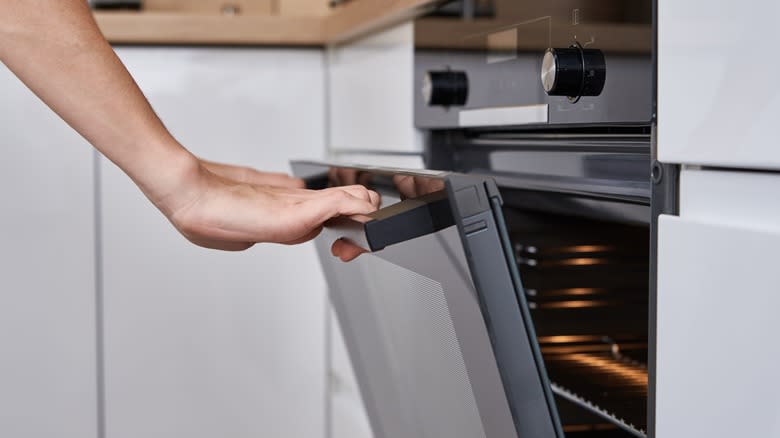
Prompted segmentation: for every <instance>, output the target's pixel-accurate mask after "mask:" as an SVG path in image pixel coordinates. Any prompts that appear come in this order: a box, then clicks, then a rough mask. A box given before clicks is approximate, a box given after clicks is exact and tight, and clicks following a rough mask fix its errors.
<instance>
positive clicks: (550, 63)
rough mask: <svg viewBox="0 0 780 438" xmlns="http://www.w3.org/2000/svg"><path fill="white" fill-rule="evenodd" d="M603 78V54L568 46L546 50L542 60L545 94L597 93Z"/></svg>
mask: <svg viewBox="0 0 780 438" xmlns="http://www.w3.org/2000/svg"><path fill="white" fill-rule="evenodd" d="M606 79H607V63H606V61H605V60H604V53H602V52H601V50H598V49H583V48H582V47H580V46H572V47H569V48H566V49H547V51H546V52H545V53H544V59H543V60H542V86H543V87H544V91H545V92H547V94H548V95H549V96H568V97H569V98H570V99H572V100H576V99H578V98H579V97H581V96H598V95H599V94H601V91H602V90H603V89H604V82H605V81H606Z"/></svg>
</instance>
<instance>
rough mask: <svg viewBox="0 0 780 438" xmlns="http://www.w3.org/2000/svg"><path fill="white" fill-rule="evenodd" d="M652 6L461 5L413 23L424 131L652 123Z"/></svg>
mask: <svg viewBox="0 0 780 438" xmlns="http://www.w3.org/2000/svg"><path fill="white" fill-rule="evenodd" d="M652 16H653V2H652V0H632V1H627V0H552V1H520V0H460V1H454V2H447V3H445V4H443V5H442V6H440V7H439V8H437V9H435V10H434V11H432V12H431V13H429V14H428V15H426V16H423V17H421V18H419V19H417V20H416V21H415V60H414V61H415V72H414V80H415V121H416V124H417V126H418V127H420V128H423V129H440V128H478V127H496V126H504V127H505V126H513V125H514V126H537V127H560V126H563V125H566V126H574V125H587V126H593V125H636V124H640V125H641V124H648V123H649V122H650V120H651V118H652V100H653V86H652V81H653V59H652V48H653V20H652Z"/></svg>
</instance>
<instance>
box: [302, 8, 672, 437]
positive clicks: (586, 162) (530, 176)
mask: <svg viewBox="0 0 780 438" xmlns="http://www.w3.org/2000/svg"><path fill="white" fill-rule="evenodd" d="M654 8H655V5H654V2H652V1H650V0H636V1H623V0H598V1H596V0H554V1H546V2H542V1H527V0H522V1H519V0H515V1H509V0H492V1H487V0H471V1H461V2H449V3H445V4H443V5H441V6H440V7H438V8H436V9H435V10H433V11H432V12H430V13H429V14H428V15H425V16H423V17H421V18H419V19H417V20H416V22H415V46H416V47H415V65H414V69H415V71H414V88H415V89H414V90H413V92H414V94H415V124H416V126H417V127H418V128H419V129H421V130H422V131H423V133H424V137H425V147H424V159H425V163H426V167H427V168H428V169H431V170H422V171H420V170H418V171H410V170H405V169H394V168H384V167H375V166H360V165H347V164H343V163H327V162H295V163H294V165H293V168H294V171H295V174H296V175H298V176H300V177H303V178H305V179H306V181H307V184H308V186H309V187H311V188H323V187H329V186H339V185H348V184H363V185H366V186H368V187H370V188H372V189H374V190H377V191H378V192H379V193H380V194H381V195H382V199H383V201H382V206H381V208H380V210H378V211H377V212H376V213H374V214H372V215H369V216H368V217H362V218H341V219H339V220H338V221H334V222H332V223H329V224H327V226H326V227H325V229H324V231H323V233H322V234H321V235H320V236H319V237H318V238H317V239H316V246H317V249H318V251H319V253H320V258H321V260H322V264H323V267H324V272H325V274H326V277H327V280H328V284H329V287H330V294H331V300H332V302H333V306H334V309H335V311H336V315H337V316H338V319H339V323H340V325H341V327H342V330H343V332H344V338H345V341H346V345H347V349H348V351H349V355H350V358H351V361H352V365H353V367H354V370H355V374H356V377H357V381H358V384H359V387H360V392H361V396H362V398H363V401H364V404H365V407H366V411H367V414H368V417H369V420H370V423H371V427H372V430H373V433H374V435H375V436H376V437H377V438H390V437H443V436H447V437H463V438H467V437H468V438H472V437H485V438H499V437H500V438H505V437H523V438H525V437H531V438H548V437H557V438H560V437H564V436H565V437H600V438H609V437H646V436H651V437H652V436H654V399H655V398H654V396H655V385H654V379H655V377H654V376H655V330H656V327H655V296H656V293H655V280H654V278H655V269H656V265H657V264H656V244H655V241H656V228H657V226H656V225H657V217H658V215H659V214H661V213H674V212H675V209H676V193H677V176H676V175H677V169H676V167H674V166H668V165H661V164H659V163H658V162H657V161H656V160H655V156H654V155H655V153H654V150H655V147H654V141H655V132H656V128H655V121H654V120H655V115H654V108H655V98H654V89H655V85H654V81H655V79H654V71H655V67H654V63H655V57H654V54H653V50H654V32H655V31H654V19H653V17H654V14H655V11H654ZM338 239H347V240H350V241H351V242H353V243H355V244H357V245H359V246H361V247H362V248H364V249H365V251H366V253H365V254H363V255H361V256H360V257H358V258H357V259H356V260H355V261H352V262H348V263H342V262H340V261H339V260H337V259H335V258H334V257H332V256H331V255H330V247H331V245H332V244H333V242H335V241H336V240H338Z"/></svg>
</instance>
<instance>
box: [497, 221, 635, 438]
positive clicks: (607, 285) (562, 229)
mask: <svg viewBox="0 0 780 438" xmlns="http://www.w3.org/2000/svg"><path fill="white" fill-rule="evenodd" d="M505 215H506V216H507V223H508V226H509V229H510V230H509V231H510V238H511V240H512V244H513V245H514V249H515V255H516V259H517V264H518V268H519V271H520V275H521V278H522V281H523V286H524V290H525V294H526V299H527V301H528V305H529V308H530V312H531V317H532V319H533V322H534V326H535V328H536V334H537V339H538V341H539V345H540V348H541V351H542V355H543V357H544V362H545V366H546V368H547V373H548V376H549V378H550V380H551V384H552V387H553V392H554V393H555V395H556V402H557V406H558V410H559V414H560V417H561V422H562V424H563V427H564V432H565V433H566V435H567V436H576V437H580V436H599V437H604V436H632V435H634V434H632V433H631V432H630V431H631V430H632V429H635V430H636V431H639V432H641V431H644V430H645V429H646V415H647V365H646V364H647V339H648V293H647V291H648V278H649V272H648V269H649V259H648V257H649V256H648V254H649V229H648V228H647V227H646V226H642V225H625V224H620V223H615V222H609V221H599V220H593V219H583V218H579V217H574V216H564V215H560V214H545V213H538V212H529V211H524V210H520V209H512V208H507V209H506V211H505ZM627 429H628V430H627Z"/></svg>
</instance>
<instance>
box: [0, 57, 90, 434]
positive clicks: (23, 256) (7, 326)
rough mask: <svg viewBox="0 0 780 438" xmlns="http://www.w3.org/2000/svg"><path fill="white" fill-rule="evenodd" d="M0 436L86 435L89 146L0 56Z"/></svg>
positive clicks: (88, 358)
mask: <svg viewBox="0 0 780 438" xmlns="http://www.w3.org/2000/svg"><path fill="white" fill-rule="evenodd" d="M0 96H2V97H0V152H2V157H1V158H0V436H2V437H9V438H10V437H13V438H50V437H55V436H59V437H80V438H94V437H95V436H96V433H97V432H96V430H97V414H96V406H97V401H96V394H97V389H96V375H95V364H96V353H95V304H94V303H95V301H94V299H95V270H94V267H95V258H94V247H95V240H94V236H95V234H94V229H93V222H94V221H93V219H94V208H93V206H94V204H93V184H92V183H93V152H92V149H91V148H90V147H89V145H87V144H86V142H85V141H83V140H82V139H81V138H80V137H79V136H78V135H77V134H75V133H74V132H73V131H71V130H70V128H68V126H67V125H66V124H65V123H64V122H62V121H61V120H60V119H59V118H58V117H57V116H56V115H54V114H53V113H52V112H50V111H49V109H48V108H47V107H46V106H45V105H44V104H43V103H41V102H40V101H39V100H38V99H37V98H36V97H35V96H34V95H33V94H32V93H31V92H30V91H29V90H27V88H25V87H24V85H22V83H21V82H20V81H19V80H17V79H16V77H15V76H13V75H12V74H11V73H10V72H9V71H8V70H7V69H6V68H5V66H3V65H2V64H0Z"/></svg>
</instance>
